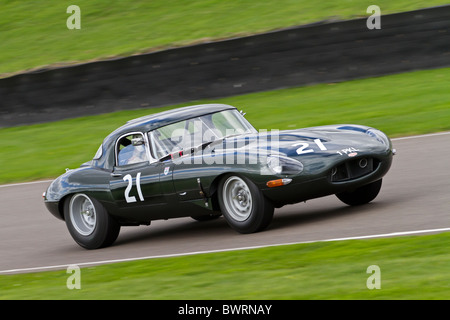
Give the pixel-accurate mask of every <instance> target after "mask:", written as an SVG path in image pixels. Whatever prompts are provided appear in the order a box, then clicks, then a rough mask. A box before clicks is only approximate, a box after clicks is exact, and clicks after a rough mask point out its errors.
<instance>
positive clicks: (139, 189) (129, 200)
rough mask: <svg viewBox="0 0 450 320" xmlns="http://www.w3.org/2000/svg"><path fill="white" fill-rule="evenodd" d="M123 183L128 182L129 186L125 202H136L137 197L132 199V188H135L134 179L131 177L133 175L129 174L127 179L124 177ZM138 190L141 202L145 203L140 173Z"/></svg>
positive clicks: (137, 176) (126, 190) (137, 177)
mask: <svg viewBox="0 0 450 320" xmlns="http://www.w3.org/2000/svg"><path fill="white" fill-rule="evenodd" d="M123 181H128V186H127V188H126V189H125V201H126V202H127V203H131V202H136V197H135V196H131V197H130V191H131V188H132V187H133V177H132V176H131V174H127V175H126V176H125V177H123ZM136 189H137V192H138V195H139V200H141V201H144V196H143V195H142V190H141V173H140V172H138V174H137V175H136Z"/></svg>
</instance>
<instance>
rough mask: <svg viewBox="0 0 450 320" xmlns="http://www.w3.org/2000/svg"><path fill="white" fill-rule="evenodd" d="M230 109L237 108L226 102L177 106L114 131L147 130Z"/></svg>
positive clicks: (131, 121)
mask: <svg viewBox="0 0 450 320" xmlns="http://www.w3.org/2000/svg"><path fill="white" fill-rule="evenodd" d="M229 109H236V108H235V107H233V106H230V105H226V104H199V105H194V106H187V107H182V108H176V109H172V110H167V111H163V112H159V113H154V114H150V115H148V116H143V117H140V118H136V119H132V120H129V121H128V122H127V123H126V124H125V125H123V126H121V127H120V128H118V129H117V130H115V131H114V132H113V133H118V132H121V133H122V132H125V131H141V132H147V131H150V130H154V129H157V128H160V127H163V126H166V125H169V124H172V123H175V122H178V121H182V120H187V119H191V118H195V117H199V116H203V115H205V114H210V113H215V112H219V111H223V110H229Z"/></svg>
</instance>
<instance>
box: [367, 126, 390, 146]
mask: <svg viewBox="0 0 450 320" xmlns="http://www.w3.org/2000/svg"><path fill="white" fill-rule="evenodd" d="M366 134H368V135H369V136H371V137H373V138H375V139H377V140H378V141H379V142H381V143H382V144H384V145H385V146H390V144H391V142H390V140H389V138H388V137H387V136H386V135H385V134H384V133H383V132H381V131H380V130H377V129H373V128H371V129H368V130H367V131H366Z"/></svg>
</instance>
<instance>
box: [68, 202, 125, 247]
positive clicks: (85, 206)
mask: <svg viewBox="0 0 450 320" xmlns="http://www.w3.org/2000/svg"><path fill="white" fill-rule="evenodd" d="M64 219H65V221H66V225H67V228H68V229H69V232H70V235H71V236H72V238H73V239H74V240H75V242H76V243H78V244H79V245H80V246H82V247H83V248H86V249H98V248H102V247H107V246H109V245H111V244H112V243H113V242H114V241H115V240H116V239H117V237H118V235H119V232H120V225H119V224H118V223H117V221H116V220H114V218H112V217H111V216H110V215H109V214H108V212H107V211H106V210H105V208H104V207H103V206H102V204H101V203H100V202H98V201H97V200H96V199H94V198H91V197H89V196H88V195H86V194H84V193H78V194H75V195H73V196H71V197H69V198H68V199H67V200H66V202H65V204H64Z"/></svg>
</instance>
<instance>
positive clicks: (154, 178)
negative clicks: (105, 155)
mask: <svg viewBox="0 0 450 320" xmlns="http://www.w3.org/2000/svg"><path fill="white" fill-rule="evenodd" d="M148 145H149V144H148V140H147V138H146V135H144V134H142V133H140V132H132V133H127V134H125V135H123V136H121V137H119V138H118V139H117V142H116V147H115V153H116V154H115V157H116V159H115V162H116V165H115V166H114V169H113V172H112V173H111V178H110V190H111V195H112V197H113V200H114V202H115V204H116V206H117V207H118V208H119V209H122V210H126V211H128V213H127V214H129V215H130V216H131V215H136V214H137V215H138V216H142V217H145V215H146V214H148V215H149V216H151V213H152V212H153V213H155V212H156V211H159V210H160V209H161V206H163V205H164V203H165V198H164V194H163V192H162V189H161V185H160V174H161V171H162V165H161V163H160V162H158V161H152V158H151V156H150V152H149V150H148Z"/></svg>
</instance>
